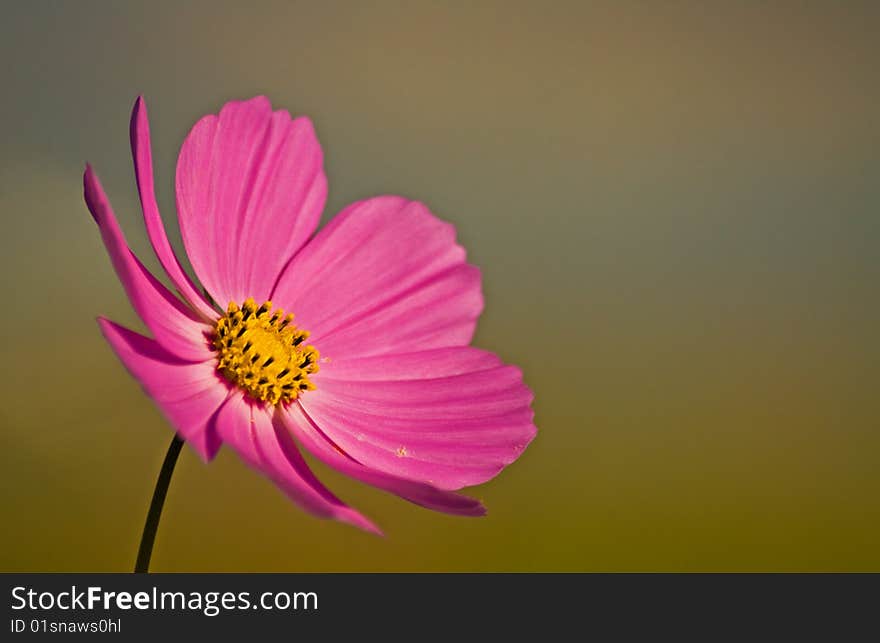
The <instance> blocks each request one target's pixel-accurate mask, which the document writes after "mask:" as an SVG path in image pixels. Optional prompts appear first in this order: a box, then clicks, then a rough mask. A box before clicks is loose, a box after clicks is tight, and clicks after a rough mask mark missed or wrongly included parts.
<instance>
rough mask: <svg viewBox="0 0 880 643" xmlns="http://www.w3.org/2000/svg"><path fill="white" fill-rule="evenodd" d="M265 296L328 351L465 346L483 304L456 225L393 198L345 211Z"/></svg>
mask: <svg viewBox="0 0 880 643" xmlns="http://www.w3.org/2000/svg"><path fill="white" fill-rule="evenodd" d="M272 300H273V302H275V304H276V305H278V306H281V307H282V308H284V309H285V310H291V311H293V312H294V313H295V314H296V318H297V324H298V325H299V326H300V327H302V328H306V329H308V330H309V331H311V333H312V338H311V339H310V342H311V343H313V344H314V345H315V346H316V347H317V348H318V349H319V350H320V351H321V354H322V356H325V357H330V358H331V359H335V358H337V357H343V356H345V357H362V356H372V355H382V354H389V353H400V352H408V351H414V350H420V349H429V348H437V347H443V346H461V345H465V344H467V343H469V342H470V340H471V337H472V336H473V332H474V328H475V326H476V321H477V317H478V316H479V314H480V312H481V310H482V307H483V297H482V293H481V290H480V273H479V270H478V269H477V268H475V267H474V266H471V265H469V264H467V263H466V262H465V252H464V249H463V248H462V247H461V246H459V245H457V244H456V242H455V229H454V228H453V226H452V225H450V224H448V223H445V222H443V221H441V220H440V219H438V218H437V217H435V216H434V215H432V214H431V213H430V211H429V210H428V208H426V207H425V206H424V205H423V204H421V203H418V202H415V201H407V200H406V199H402V198H399V197H378V198H375V199H369V200H367V201H362V202H359V203H355V204H354V205H351V206H349V207H348V208H346V209H345V210H343V211H342V212H341V213H340V214H339V215H337V216H336V217H335V218H334V219H333V220H332V221H331V222H330V224H328V225H327V226H326V227H325V228H324V229H323V230H321V231H320V232H319V233H318V234H317V235H316V236H315V237H314V238H313V239H312V240H311V241H310V242H309V243H308V245H306V247H305V248H303V249H302V251H300V252H299V253H298V254H297V255H296V256H295V257H294V258H293V260H292V261H291V263H290V265H289V266H288V268H287V270H286V271H285V272H284V274H283V275H282V277H281V279H280V281H279V284H278V288H277V289H276V290H275V292H274V293H273V297H272Z"/></svg>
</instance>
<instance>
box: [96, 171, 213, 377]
mask: <svg viewBox="0 0 880 643" xmlns="http://www.w3.org/2000/svg"><path fill="white" fill-rule="evenodd" d="M83 186H84V191H85V200H86V205H88V207H89V210H90V211H91V213H92V216H93V217H94V219H95V222H96V223H97V224H98V228H99V229H100V231H101V236H102V237H103V239H104V245H105V246H106V247H107V252H108V253H109V255H110V260H111V261H112V262H113V267H114V268H115V269H116V274H117V275H118V276H119V280H120V281H121V282H122V285H123V286H124V287H125V292H126V293H127V294H128V298H129V300H130V301H131V304H132V306H133V307H134V309H135V311H137V313H138V315H140V317H141V319H142V320H143V321H144V323H145V324H146V325H147V327H148V328H149V329H150V331H151V332H152V333H153V335H154V336H155V338H156V341H158V342H159V343H160V344H161V345H162V347H163V348H164V349H165V350H167V351H169V352H171V353H173V354H174V355H176V356H177V357H179V358H181V359H184V360H189V361H193V362H201V361H205V360H208V359H211V358H212V357H213V353H212V352H211V349H210V346H209V343H208V340H207V338H206V333H208V332H210V331H211V327H210V326H208V325H207V324H205V323H203V322H202V321H201V320H200V319H198V318H197V317H196V315H195V314H194V313H193V312H192V311H191V310H190V309H189V308H187V307H186V306H184V305H183V303H181V302H180V300H179V299H177V297H175V296H174V295H172V294H171V293H170V292H169V291H168V289H167V288H166V287H165V286H163V285H162V284H161V283H160V282H159V281H158V280H157V279H156V278H155V277H153V275H151V274H150V272H149V271H148V270H147V269H146V268H144V266H143V264H141V262H140V261H138V259H137V257H135V256H134V254H133V253H132V252H131V250H129V248H128V245H127V243H126V241H125V236H124V235H123V234H122V230H121V229H120V228H119V223H118V222H117V221H116V215H115V214H114V213H113V209H112V208H111V207H110V203H109V201H108V200H107V196H106V195H105V194H104V189H103V188H102V187H101V183H100V181H98V177H97V176H95V174H94V172H93V171H92V168H91V167H90V166H86V172H85V175H84V176H83Z"/></svg>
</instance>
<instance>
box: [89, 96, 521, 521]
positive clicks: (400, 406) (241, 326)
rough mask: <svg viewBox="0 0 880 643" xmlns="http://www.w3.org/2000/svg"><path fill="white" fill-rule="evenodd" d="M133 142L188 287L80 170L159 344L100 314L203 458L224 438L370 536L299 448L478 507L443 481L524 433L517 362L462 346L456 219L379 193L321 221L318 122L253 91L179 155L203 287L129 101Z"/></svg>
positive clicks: (314, 509)
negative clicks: (174, 230)
mask: <svg viewBox="0 0 880 643" xmlns="http://www.w3.org/2000/svg"><path fill="white" fill-rule="evenodd" d="M131 146H132V155H133V157H134V167H135V175H136V179H137V186H138V192H139V194H140V200H141V205H142V207H143V214H144V222H145V224H146V228H147V233H148V234H149V237H150V241H151V243H152V246H153V249H154V250H155V252H156V255H157V257H158V259H159V261H160V263H161V265H162V267H163V268H164V269H165V272H166V273H167V275H168V278H169V279H170V280H171V282H172V283H173V284H174V286H175V288H176V289H177V291H178V293H179V295H180V297H181V298H182V299H181V298H178V297H176V296H175V295H174V294H172V293H171V292H170V291H169V290H168V289H167V288H165V287H164V286H163V285H162V284H161V283H160V282H159V281H158V280H157V279H156V278H155V277H153V275H151V274H150V273H149V272H148V271H147V270H146V268H144V266H143V265H142V264H141V262H140V261H139V260H138V259H137V257H135V256H134V254H133V253H132V252H131V250H130V249H129V247H128V245H127V243H126V240H125V238H124V237H123V234H122V231H121V230H120V228H119V224H118V223H117V221H116V218H115V216H114V214H113V210H112V209H111V207H110V204H109V202H108V200H107V197H106V195H105V194H104V191H103V189H102V188H101V184H100V183H99V181H98V179H97V177H96V176H95V174H94V172H93V171H92V169H91V167H89V166H87V167H86V171H85V176H84V186H85V200H86V204H87V205H88V207H89V210H90V211H91V213H92V216H93V217H94V219H95V221H96V222H97V224H98V227H99V228H100V231H101V236H102V237H103V240H104V244H105V245H106V247H107V251H108V252H109V254H110V258H111V260H112V262H113V266H114V268H115V269H116V273H117V274H118V275H119V279H120V281H121V282H122V284H123V286H124V287H125V290H126V293H127V294H128V297H129V299H130V300H131V303H132V305H133V306H134V309H135V310H136V311H137V313H138V314H139V315H140V317H141V319H142V320H143V321H144V324H145V325H146V326H147V328H149V330H150V332H151V333H152V335H153V338H152V339H150V338H148V337H144V336H143V335H140V334H138V333H135V332H133V331H131V330H128V329H126V328H123V327H121V326H119V325H117V324H115V323H113V322H112V321H109V320H107V319H104V318H99V320H98V323H99V324H100V327H101V331H102V332H103V334H104V336H105V337H106V339H107V341H108V342H109V343H110V345H111V346H112V348H113V350H114V351H115V352H116V354H117V356H118V357H119V359H120V360H121V361H122V363H123V364H124V365H125V367H126V368H127V369H128V370H129V372H131V374H132V375H133V376H134V377H135V378H136V379H137V380H138V381H139V382H140V383H141V385H142V386H143V388H144V390H145V391H146V392H147V394H148V395H149V396H150V397H151V398H152V399H153V400H154V401H155V403H156V404H157V405H158V407H159V408H160V409H161V411H162V413H163V414H164V416H165V417H166V418H167V419H168V421H169V422H170V423H171V424H172V425H173V426H174V428H175V429H176V430H177V432H178V433H179V434H180V435H181V436H182V437H183V438H184V439H185V440H186V441H187V442H188V443H189V444H190V446H191V447H192V448H193V449H195V451H196V452H197V453H198V454H199V456H201V458H202V459H203V460H205V461H209V460H211V459H212V458H213V457H214V456H215V455H216V453H217V451H218V449H219V448H220V445H221V444H222V443H226V444H228V445H230V446H231V447H232V448H233V449H234V450H235V451H236V452H237V453H238V455H239V456H240V457H241V458H242V459H243V460H244V461H245V462H246V463H247V464H248V465H250V466H251V467H253V468H254V469H256V470H257V471H260V472H261V473H263V474H265V475H266V476H267V477H268V478H270V479H271V480H272V481H273V482H275V484H277V485H278V486H279V487H280V488H281V489H282V490H284V492H286V493H287V495H288V496H289V497H290V498H291V499H292V500H293V501H294V502H296V503H297V504H298V505H299V506H301V507H302V508H303V509H305V510H306V511H309V512H310V513H312V514H314V515H316V516H320V517H324V518H335V519H338V520H342V521H344V522H348V523H351V524H353V525H356V526H358V527H361V528H363V529H367V530H370V531H378V529H377V528H376V527H375V525H373V523H372V522H370V521H369V520H368V519H367V518H365V517H364V516H362V515H361V514H360V513H359V512H357V511H356V510H354V509H352V508H351V507H349V506H347V505H346V504H344V503H343V502H342V501H340V500H339V499H338V498H336V496H334V495H333V494H332V493H331V492H330V491H328V490H327V489H326V488H325V487H324V486H323V485H322V484H321V483H320V482H319V481H318V479H317V478H316V477H315V476H314V474H313V473H312V472H311V470H310V469H309V468H308V466H307V465H306V462H305V461H304V460H303V457H302V455H301V453H300V451H299V447H298V445H301V446H303V447H305V448H306V449H308V450H309V451H310V452H311V453H312V454H313V455H314V456H315V457H316V458H318V459H320V460H321V461H323V462H324V463H326V464H327V465H329V466H330V467H333V468H334V469H336V470H338V471H340V472H342V473H344V474H346V475H348V476H351V477H352V478H356V479H358V480H361V481H363V482H365V483H367V484H370V485H373V486H375V487H379V488H381V489H385V490H387V491H390V492H392V493H394V494H397V495H398V496H400V497H402V498H405V499H407V500H410V501H412V502H414V503H416V504H418V505H422V506H424V507H427V508H429V509H434V510H437V511H442V512H446V513H450V514H460V515H467V516H476V515H482V514H484V513H485V509H484V508H483V506H482V505H481V504H480V503H479V502H478V501H477V500H475V499H473V498H469V497H467V496H464V495H461V494H458V493H455V490H457V489H461V488H462V487H466V486H470V485H476V484H479V483H482V482H485V481H486V480H489V479H490V478H492V477H494V476H495V475H496V474H497V473H498V472H500V471H501V469H503V468H504V467H505V466H506V465H508V464H510V463H511V462H513V461H514V460H516V459H517V457H519V455H520V454H521V453H522V452H523V449H525V447H526V446H527V445H528V444H529V442H530V441H531V440H532V438H534V436H535V432H536V429H535V426H534V425H533V423H532V418H533V413H532V410H531V401H532V394H531V392H530V391H529V389H528V388H527V387H526V386H525V385H524V384H523V382H522V376H521V373H520V371H519V369H517V368H516V367H513V366H507V365H505V364H503V363H502V362H501V360H499V359H498V358H497V357H496V356H495V355H493V354H491V353H488V352H486V351H483V350H480V349H477V348H472V347H470V346H468V344H469V343H470V341H471V337H472V335H473V333H474V328H475V326H476V323H477V318H478V317H479V314H480V312H481V310H482V307H483V297H482V294H481V287H480V272H479V270H478V269H477V268H476V267H474V266H472V265H470V264H468V263H466V261H465V251H464V249H463V248H462V247H461V246H459V245H457V244H456V241H455V229H454V228H453V226H452V225H451V224H449V223H445V222H443V221H441V220H439V219H438V218H437V217H435V216H434V215H433V214H431V212H430V211H429V210H428V208H427V207H426V206H425V205H423V204H421V203H418V202H416V201H408V200H406V199H404V198H401V197H396V196H381V197H376V198H372V199H367V200H365V201H360V202H357V203H354V204H352V205H350V206H348V207H347V208H345V209H344V210H343V211H342V212H340V213H339V214H338V215H336V217H335V218H334V219H333V220H332V221H331V222H330V223H329V224H327V225H326V226H325V227H324V228H323V229H321V230H320V231H318V232H316V231H315V230H316V227H317V225H318V220H319V218H320V216H321V211H322V209H323V207H324V201H325V198H326V194H327V180H326V178H325V176H324V171H323V164H322V152H321V146H320V145H319V143H318V141H317V138H316V136H315V131H314V128H313V127H312V123H311V122H310V121H309V120H308V119H307V118H304V117H300V118H296V119H291V117H290V115H289V114H288V112H286V111H283V110H282V111H276V112H273V111H272V107H271V104H270V103H269V101H268V99H266V98H265V97H257V98H253V99H251V100H248V101H243V102H230V103H227V104H226V105H225V106H224V107H223V109H222V110H220V113H219V115H214V114H211V115H208V116H205V117H204V118H202V119H201V120H200V121H199V122H198V123H196V125H195V126H194V127H193V129H192V131H191V132H190V133H189V135H188V136H187V138H186V140H185V141H184V144H183V148H182V149H181V151H180V156H179V158H178V162H177V179H176V187H177V211H178V217H179V220H180V229H181V233H182V236H183V242H184V245H185V247H186V252H187V255H188V257H189V259H190V261H191V263H192V266H193V270H194V271H195V274H196V275H197V276H198V278H199V280H200V281H201V284H202V285H203V286H204V292H206V293H207V294H208V295H209V296H210V298H208V297H206V296H205V295H203V294H202V290H200V289H199V287H197V286H196V284H195V283H194V282H193V281H192V280H191V279H190V278H189V276H188V275H187V274H186V273H185V272H184V270H183V269H182V267H181V264H180V263H179V262H178V260H177V258H176V256H175V255H174V252H173V250H172V248H171V245H170V244H169V242H168V238H167V237H166V235H165V230H164V228H163V225H162V220H161V218H160V216H159V210H158V207H157V204H156V198H155V195H154V189H153V175H152V153H151V149H150V133H149V124H148V121H147V112H146V107H145V105H144V102H143V100H142V99H141V98H138V100H137V101H136V102H135V105H134V111H133V113H132V117H131ZM213 302H218V303H219V304H220V305H221V308H222V310H221V308H218V307H216V306H215V304H214V303H213ZM291 313H292V314H295V316H296V317H295V319H293V318H292V315H291Z"/></svg>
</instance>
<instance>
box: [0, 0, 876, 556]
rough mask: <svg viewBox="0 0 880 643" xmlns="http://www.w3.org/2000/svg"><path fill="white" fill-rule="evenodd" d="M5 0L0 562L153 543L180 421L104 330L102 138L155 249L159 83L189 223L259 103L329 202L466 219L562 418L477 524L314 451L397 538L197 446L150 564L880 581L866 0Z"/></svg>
mask: <svg viewBox="0 0 880 643" xmlns="http://www.w3.org/2000/svg"><path fill="white" fill-rule="evenodd" d="M0 4H2V15H3V18H2V21H0V87H2V101H0V135H2V136H0V140H2V147H0V213H2V217H3V228H2V248H0V250H2V253H0V274H2V279H3V314H2V315H0V338H2V355H3V373H4V377H3V382H2V387H0V440H2V442H0V453H2V456H0V457H2V460H0V464H2V466H0V520H2V529H0V570H4V571H12V570H29V571H43V570H94V571H124V570H127V569H129V568H130V567H131V566H132V564H133V561H134V555H135V552H136V548H137V542H138V538H139V536H140V530H141V527H142V524H143V519H144V515H145V512H146V509H147V504H148V502H149V498H150V494H151V493H152V489H153V483H154V480H155V476H156V474H157V472H158V469H159V465H160V463H161V460H162V457H163V455H164V452H165V448H166V446H167V443H168V441H169V439H170V437H171V432H170V430H169V428H168V427H167V425H166V424H165V423H164V422H163V420H162V419H161V417H160V416H159V413H158V412H157V411H156V410H155V409H154V408H153V406H152V404H151V403H150V401H149V400H148V399H147V398H146V397H145V396H144V395H143V394H142V393H141V391H140V389H139V387H138V385H137V384H136V383H135V382H134V381H133V380H132V379H131V378H129V376H128V375H127V374H126V373H125V372H124V370H123V369H122V367H121V366H120V364H119V363H118V362H117V361H116V358H115V357H114V356H113V355H112V354H111V352H110V349H109V348H108V347H107V346H106V345H105V344H104V342H103V340H102V339H101V337H100V335H99V332H98V328H97V326H96V324H95V322H94V318H95V316H96V315H98V314H103V315H108V316H109V317H111V318H113V319H115V320H119V321H121V322H123V323H126V324H128V325H130V326H132V327H134V328H139V329H140V328H142V326H141V325H140V324H139V323H138V322H137V320H136V319H135V317H134V315H133V313H132V312H131V310H130V308H129V306H128V303H127V301H126V298H125V296H124V294H123V291H122V288H121V287H120V286H119V284H118V282H117V279H116V277H115V275H114V274H113V271H112V269H111V267H110V262H109V260H108V259H107V257H106V255H105V252H104V249H103V247H102V245H101V242H100V239H99V235H98V232H97V229H96V228H95V226H94V224H93V223H92V221H91V218H90V217H89V214H88V212H87V211H86V208H85V206H84V205H83V203H82V196H81V174H82V169H83V164H84V162H85V161H87V160H88V161H89V162H91V163H92V164H93V165H94V166H95V168H96V170H97V171H98V172H99V174H100V176H101V177H102V180H103V182H104V186H105V188H106V189H107V191H108V193H109V195H110V197H111V199H112V200H113V203H114V205H115V207H116V210H117V213H118V215H119V217H120V219H121V222H122V225H123V227H124V229H125V231H126V233H127V234H128V236H129V239H130V241H131V243H132V245H133V247H134V249H135V251H136V252H138V253H139V255H140V256H141V257H142V258H143V259H144V260H145V262H146V263H147V265H148V266H149V267H150V268H153V269H155V268H157V262H156V261H155V258H154V257H153V255H152V252H151V250H150V248H149V244H148V242H147V237H146V233H145V231H144V229H143V224H142V221H141V219H140V216H141V215H140V210H139V207H138V204H137V195H136V190H135V185H134V180H133V178H132V171H131V162H130V158H129V149H128V145H129V143H128V118H129V111H130V109H131V105H132V103H133V101H134V99H135V97H136V96H137V94H139V93H143V94H145V96H146V98H147V102H148V106H149V110H150V116H151V119H152V128H153V145H154V155H155V172H156V180H157V189H158V196H159V201H160V205H161V206H162V208H163V214H164V217H165V220H166V224H168V225H169V227H170V228H171V230H172V233H171V234H172V238H173V242H174V243H175V244H176V245H177V247H178V248H179V247H180V243H179V241H180V237H179V234H178V232H177V228H176V225H175V211H174V194H173V173H174V165H175V162H176V156H177V151H178V149H179V146H180V144H181V142H182V140H183V137H184V136H185V134H186V132H187V131H188V129H189V127H190V126H191V125H192V124H193V123H194V122H195V120H196V119H197V118H199V117H200V116H201V115H203V114H206V113H209V112H215V111H217V110H218V109H219V107H220V106H221V105H222V104H223V102H225V101H226V100H229V99H233V98H244V97H249V96H251V95H254V94H257V93H265V94H267V95H268V96H269V97H270V98H271V99H272V101H273V103H274V104H275V105H276V106H277V107H279V108H280V107H284V108H287V109H289V110H291V112H293V113H299V114H308V115H309V116H311V117H312V118H313V119H314V121H315V124H316V127H317V131H318V134H319V136H320V139H321V142H322V144H323V145H324V149H325V152H326V169H327V174H328V177H329V181H330V196H329V203H328V210H327V215H326V217H325V220H326V218H327V217H329V216H330V215H332V214H333V213H334V212H336V211H338V210H339V209H340V208H341V207H342V206H343V205H345V204H346V203H348V202H350V201H352V200H354V199H358V198H362V197H366V196H370V195H374V194H379V193H400V194H404V195H407V196H411V197H416V198H419V199H421V200H424V201H425V202H427V203H428V204H429V205H430V206H431V207H432V209H433V210H434V211H435V212H436V213H437V214H439V215H440V216H442V217H443V218H445V219H448V220H450V221H452V222H454V223H455V224H456V226H457V228H458V230H459V235H460V238H461V240H462V241H463V243H464V244H465V245H466V247H467V248H468V250H469V253H470V257H471V258H472V260H473V261H474V262H475V263H477V264H478V265H480V266H481V267H482V269H483V274H484V279H485V291H486V295H487V309H486V313H485V315H484V316H483V318H482V320H481V322H480V327H479V331H478V336H477V339H476V343H477V344H478V345H479V346H482V347H485V348H489V349H491V350H494V351H497V352H498V353H500V354H501V355H502V356H503V357H504V358H505V359H506V360H507V361H511V362H514V363H517V364H520V365H522V366H523V368H524V370H525V374H526V379H527V381H528V383H529V384H530V385H531V386H532V387H533V389H534V391H535V394H536V401H535V409H536V412H537V416H536V421H537V424H538V427H539V434H538V437H537V439H536V440H535V442H534V443H533V444H532V446H531V447H530V448H529V449H528V450H527V451H526V453H525V454H524V456H523V457H522V458H521V460H520V461H519V462H517V463H516V464H515V465H513V466H511V467H510V468H509V469H508V470H507V471H505V472H504V473H503V474H502V475H500V476H499V477H498V478H497V479H495V480H494V481H492V482H491V483H489V484H487V485H484V486H482V487H480V488H477V489H474V490H472V491H473V492H474V493H475V494H476V495H478V496H480V497H481V498H483V499H484V500H485V501H486V503H487V504H488V507H489V510H490V513H489V516H488V517H487V518H485V519H479V520H471V519H462V518H452V517H448V516H442V515H437V514H433V513H430V512H428V511H426V510H422V509H420V508H418V507H415V506H413V505H410V504H408V503H406V502H404V501H401V500H398V499H396V498H394V497H392V496H389V495H386V494H384V493H382V492H379V491H375V490H373V489H370V488H367V487H364V486H362V485H360V484H358V483H353V482H350V481H348V480H346V479H344V478H342V477H341V476H339V475H337V474H335V473H333V472H330V471H328V470H326V469H325V468H323V467H320V466H319V467H317V469H318V473H319V474H320V475H321V476H322V478H323V479H324V480H325V481H326V482H327V483H328V486H330V487H331V488H332V489H333V490H334V491H336V492H337V493H338V494H339V495H340V496H341V497H342V498H343V499H345V500H347V501H349V502H351V503H353V504H354V505H355V506H357V507H358V508H360V509H362V510H363V511H364V512H365V513H367V514H368V515H369V516H371V517H372V518H374V519H375V520H376V521H377V522H378V523H379V524H380V525H381V526H382V527H383V528H384V529H385V531H386V532H387V534H388V535H387V537H386V538H384V539H382V538H377V537H374V536H370V535H368V534H363V533H360V532H358V531H356V530H354V529H352V528H350V527H347V526H344V525H340V524H335V523H330V522H325V521H320V520H317V519H314V518H311V517H310V516H308V515H306V514H304V513H302V512H300V511H299V510H298V509H296V507H294V506H293V505H292V504H290V503H289V502H288V501H287V500H286V499H285V498H284V497H283V496H282V494H281V493H279V492H278V491H277V490H276V489H275V488H274V487H273V486H272V485H271V484H270V483H268V482H267V481H265V480H264V479H262V478H261V477H259V476H258V475H256V474H254V473H252V472H251V471H250V470H248V469H246V468H245V466H244V465H243V464H241V463H240V462H239V460H238V459H237V458H236V457H235V455H234V454H232V453H231V452H229V451H227V450H224V451H223V452H221V454H220V455H219V456H218V458H217V460H216V461H215V462H214V463H212V464H210V465H207V466H206V465H203V464H202V463H201V462H200V461H199V460H198V459H197V457H196V456H195V455H194V454H193V453H192V452H191V451H190V450H188V449H187V450H185V451H184V452H183V455H182V458H181V462H180V464H179V467H178V470H177V472H176V473H175V478H174V481H173V484H172V487H171V491H170V494H169V497H168V502H167V505H166V510H165V514H164V516H163V520H162V524H161V527H160V531H159V537H158V540H157V545H156V551H155V555H154V564H153V569H154V570H156V571H181V570H187V571H229V570H236V571H259V570H277V571H298V570H302V571H340V570H355V571H358V570H379V571H382V570H389V571H390V570H473V571H484V570H485V571H490V570H491V571H494V570H876V571H880V547H878V546H877V545H878V541H880V467H878V460H880V431H878V429H880V395H878V380H880V378H878V376H880V347H878V338H877V331H878V328H880V323H878V322H880V301H878V277H880V252H878V242H880V218H878V205H880V180H878V178H880V177H878V170H880V157H878V149H880V146H878V143H880V125H878V123H880V118H878V115H880V83H878V81H877V65H878V61H880V45H878V43H880V40H878V38H877V34H878V33H880V9H878V8H877V7H878V5H877V3H869V2H866V3H858V2H847V3H832V2H827V3H808V2H797V3H794V2H792V3H783V2H777V3H720V2H719V3H714V4H713V3H704V2H690V3H686V2H668V3H667V2H664V3H660V2H656V3H647V2H639V3H632V4H631V3H622V2H606V3H590V2H572V3H568V2H531V3H522V2H477V3H465V2H452V1H449V2H282V3H277V4H272V3H263V2H256V3H251V2H247V3H245V2H237V3H220V2H187V3H176V2H174V3H172V2H144V3H122V2H109V1H108V2H86V1H76V2H73V1H67V2H45V1H44V2H24V1H19V2H10V1H9V0H4V1H3V2H2V3H0ZM734 5H735V6H734Z"/></svg>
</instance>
